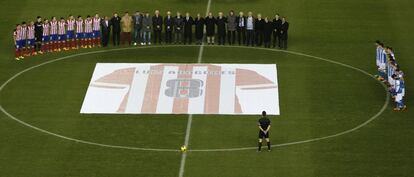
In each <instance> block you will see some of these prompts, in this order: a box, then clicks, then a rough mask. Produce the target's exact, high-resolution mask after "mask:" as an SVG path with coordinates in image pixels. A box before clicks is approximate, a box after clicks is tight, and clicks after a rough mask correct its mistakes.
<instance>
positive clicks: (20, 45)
mask: <svg viewBox="0 0 414 177" xmlns="http://www.w3.org/2000/svg"><path fill="white" fill-rule="evenodd" d="M21 48H23V47H22V40H18V41H16V49H21Z"/></svg>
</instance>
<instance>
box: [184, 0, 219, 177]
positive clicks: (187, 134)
mask: <svg viewBox="0 0 414 177" xmlns="http://www.w3.org/2000/svg"><path fill="white" fill-rule="evenodd" d="M210 6H211V0H208V2H207V8H206V16H207V15H208V12H210ZM203 52H204V37H203V39H202V40H201V46H200V50H199V52H198V58H197V63H201V62H202V60H203ZM192 121H193V115H192V114H190V115H188V121H187V130H186V132H185V140H184V145H185V146H186V147H188V142H189V141H190V133H191V123H192ZM186 159H187V152H183V154H182V155H181V163H180V171H179V173H178V176H179V177H183V176H184V168H185V160H186Z"/></svg>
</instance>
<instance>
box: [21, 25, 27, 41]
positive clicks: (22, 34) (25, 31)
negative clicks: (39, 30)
mask: <svg viewBox="0 0 414 177" xmlns="http://www.w3.org/2000/svg"><path fill="white" fill-rule="evenodd" d="M20 33H21V34H20V35H21V37H22V40H25V39H27V26H22V28H21V31H20Z"/></svg>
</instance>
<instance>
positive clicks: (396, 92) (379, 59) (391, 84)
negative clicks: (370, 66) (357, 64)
mask: <svg viewBox="0 0 414 177" xmlns="http://www.w3.org/2000/svg"><path fill="white" fill-rule="evenodd" d="M375 45H376V65H377V68H378V75H376V77H377V79H378V80H380V81H382V82H384V83H385V84H386V85H387V86H388V90H389V92H390V94H391V96H392V98H393V99H394V101H395V103H396V106H395V108H394V111H403V110H405V109H407V106H406V105H405V104H404V96H405V80H404V72H403V71H402V70H401V68H400V65H398V64H397V60H396V58H395V54H394V50H393V48H392V47H390V46H385V45H384V43H382V42H381V41H379V40H377V41H376V42H375Z"/></svg>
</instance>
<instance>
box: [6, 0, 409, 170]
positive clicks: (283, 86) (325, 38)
mask: <svg viewBox="0 0 414 177" xmlns="http://www.w3.org/2000/svg"><path fill="white" fill-rule="evenodd" d="M156 9H158V10H160V12H161V15H163V16H164V15H165V12H166V11H168V10H170V11H172V12H173V14H174V13H175V12H176V11H180V12H182V13H183V12H190V13H191V15H193V16H194V15H195V14H196V13H200V14H203V15H204V14H205V13H206V11H208V9H210V11H211V12H213V13H214V14H215V15H216V14H217V13H218V12H220V11H222V12H224V13H225V14H227V13H228V11H229V10H234V11H235V12H236V13H238V12H239V11H243V12H245V13H246V12H248V11H252V12H253V13H254V14H257V13H261V14H262V16H264V17H266V16H268V17H269V18H272V19H273V17H274V15H275V14H276V13H280V14H281V15H282V16H286V17H287V20H288V21H289V23H290V28H289V48H288V50H278V49H273V48H271V49H266V48H256V47H245V46H238V45H235V46H227V45H226V46H216V45H214V46H209V45H205V46H200V45H152V46H145V47H143V46H137V47H131V46H126V45H125V46H121V47H112V45H111V43H110V45H109V47H108V48H96V49H80V50H76V51H73V50H72V51H68V52H59V53H56V52H55V53H51V54H46V55H41V56H34V57H29V58H26V59H23V60H20V61H15V60H14V53H13V51H14V46H13V39H12V37H11V36H12V30H13V28H14V26H15V24H16V23H21V22H22V21H26V22H27V21H30V20H35V17H36V16H38V15H40V16H45V17H50V16H57V17H60V16H63V17H66V16H67V15H68V14H73V15H75V16H77V15H78V14H79V15H83V16H86V15H93V14H95V13H99V14H100V15H101V16H109V17H111V16H112V13H113V12H118V13H119V14H121V15H122V14H123V13H124V12H125V11H129V12H130V13H132V12H134V11H135V10H140V11H148V12H150V13H151V14H152V13H153V11H154V10H156ZM0 15H1V16H2V18H0V22H1V24H2V25H1V26H0V34H1V35H2V37H1V38H0V44H1V46H2V47H1V48H0V111H1V112H0V177H3V176H4V177H104V176H111V177H132V176H134V177H135V176H139V177H141V176H142V177H153V176H154V177H155V176H157V177H158V176H159V177H177V176H178V177H182V176H188V177H274V176H281V177H310V176H317V177H345V176H347V177H356V176H361V177H370V176H373V177H374V176H375V177H376V176H384V177H390V176H414V167H413V164H414V128H413V127H414V119H413V117H414V114H413V111H412V110H411V109H412V107H411V105H412V100H413V99H414V98H413V96H412V95H411V94H410V92H411V91H412V89H411V88H412V87H413V86H414V85H413V82H414V80H413V79H412V77H411V76H412V75H414V72H413V70H412V69H411V67H412V66H414V61H413V60H412V56H411V54H412V53H413V52H412V51H413V45H412V43H413V39H414V34H413V31H414V23H412V18H413V17H414V2H413V1H411V0H398V1H392V0H363V1H361V0H277V1H275V0H251V1H247V0H220V1H219V0H156V1H144V0H103V1H98V0H89V1H81V0H71V1H57V0H49V1H43V0H41V1H34V0H23V1H11V0H3V1H1V2H0ZM377 39H378V40H381V41H384V43H385V44H386V45H389V46H392V47H393V48H394V49H395V50H396V58H397V61H398V63H399V64H400V65H401V67H402V70H404V73H405V75H406V79H405V80H406V83H407V84H406V85H407V91H406V93H407V94H406V97H405V102H406V104H407V106H408V109H407V110H406V111H404V112H394V111H393V108H394V106H395V103H394V102H393V100H392V99H391V98H390V95H389V94H388V92H387V90H386V87H385V86H384V85H383V84H382V83H381V82H379V81H377V80H376V79H375V77H374V76H373V75H375V74H377V69H376V66H375V45H374V41H375V40H377ZM97 63H175V64H211V63H214V64H269V65H270V64H272V65H277V88H278V99H279V100H278V101H279V105H278V106H279V108H280V113H279V114H280V115H270V116H269V118H270V120H271V121H272V128H271V130H270V137H271V142H272V151H271V152H267V151H263V152H260V153H259V152H256V146H257V135H258V128H257V120H258V119H259V117H260V116H259V114H260V112H258V113H257V115H219V114H205V115H202V114H192V115H188V114H81V113H80V111H81V107H82V103H83V102H84V99H85V95H86V92H87V90H88V86H89V85H90V82H91V77H92V75H93V74H94V69H95V67H96V65H97ZM143 104H145V102H144V103H143ZM183 145H186V146H187V151H186V152H185V153H183V152H181V151H180V147H181V146H183Z"/></svg>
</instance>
